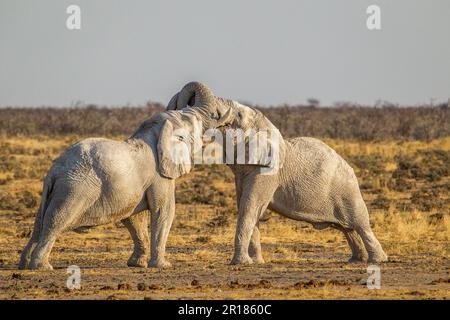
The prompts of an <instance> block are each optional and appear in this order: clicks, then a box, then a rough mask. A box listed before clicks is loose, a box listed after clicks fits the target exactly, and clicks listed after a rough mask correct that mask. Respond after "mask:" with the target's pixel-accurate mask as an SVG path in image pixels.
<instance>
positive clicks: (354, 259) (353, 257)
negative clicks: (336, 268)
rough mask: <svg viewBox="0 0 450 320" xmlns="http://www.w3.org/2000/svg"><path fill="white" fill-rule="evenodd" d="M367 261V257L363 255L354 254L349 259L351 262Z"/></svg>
mask: <svg viewBox="0 0 450 320" xmlns="http://www.w3.org/2000/svg"><path fill="white" fill-rule="evenodd" d="M366 261H367V257H361V256H352V257H350V259H348V262H349V263H362V262H366Z"/></svg>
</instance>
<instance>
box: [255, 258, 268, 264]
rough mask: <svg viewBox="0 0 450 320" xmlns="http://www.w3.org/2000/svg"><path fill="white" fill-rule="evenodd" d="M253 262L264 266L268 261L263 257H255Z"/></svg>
mask: <svg viewBox="0 0 450 320" xmlns="http://www.w3.org/2000/svg"><path fill="white" fill-rule="evenodd" d="M252 260H253V262H254V263H256V264H263V263H266V261H264V258H263V257H253V258H252Z"/></svg>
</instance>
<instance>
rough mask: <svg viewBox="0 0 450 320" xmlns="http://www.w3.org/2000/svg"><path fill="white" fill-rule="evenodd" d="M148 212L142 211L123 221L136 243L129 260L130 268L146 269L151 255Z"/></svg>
mask: <svg viewBox="0 0 450 320" xmlns="http://www.w3.org/2000/svg"><path fill="white" fill-rule="evenodd" d="M148 218H149V213H148V211H141V212H139V213H136V214H134V215H132V216H131V217H129V218H127V219H124V220H122V223H123V224H124V226H125V227H126V228H127V229H128V231H129V232H130V235H131V238H132V239H133V243H134V250H133V253H132V255H131V257H130V258H129V259H128V262H127V265H128V266H129V267H141V268H146V267H147V264H148V257H149V253H150V240H149V237H148V220H149V219H148Z"/></svg>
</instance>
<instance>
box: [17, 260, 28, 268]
mask: <svg viewBox="0 0 450 320" xmlns="http://www.w3.org/2000/svg"><path fill="white" fill-rule="evenodd" d="M29 265H30V260H29V259H20V261H19V265H18V268H19V270H26V269H28V268H29Z"/></svg>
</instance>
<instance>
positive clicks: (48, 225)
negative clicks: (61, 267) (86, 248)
mask: <svg viewBox="0 0 450 320" xmlns="http://www.w3.org/2000/svg"><path fill="white" fill-rule="evenodd" d="M75 198H76V197H75ZM83 205H86V203H82V202H79V201H75V200H64V201H63V202H62V203H61V202H57V201H53V202H50V204H49V206H48V208H47V209H46V210H45V213H44V214H43V216H42V218H41V219H42V229H41V230H40V233H39V240H38V241H37V244H36V247H35V248H34V250H33V251H32V253H31V259H30V263H29V268H30V269H44V270H52V269H53V267H52V266H51V264H50V263H49V261H48V259H49V256H50V252H51V250H52V248H53V245H54V244H55V241H56V238H57V237H58V236H59V235H60V234H61V233H62V232H64V231H65V230H68V229H70V228H71V227H74V225H73V224H74V223H75V222H76V220H77V218H78V217H80V213H82V212H83V210H82V206H83Z"/></svg>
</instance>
